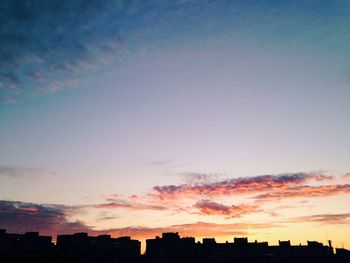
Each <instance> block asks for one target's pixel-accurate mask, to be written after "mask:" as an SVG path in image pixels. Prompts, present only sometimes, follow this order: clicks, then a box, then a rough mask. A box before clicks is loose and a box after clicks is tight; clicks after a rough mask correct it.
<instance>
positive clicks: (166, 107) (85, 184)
mask: <svg viewBox="0 0 350 263" xmlns="http://www.w3.org/2000/svg"><path fill="white" fill-rule="evenodd" d="M0 13H2V14H3V15H2V16H0V25H1V26H0V65H1V67H0V100H1V104H0V181H1V184H0V193H1V194H0V198H1V199H2V200H4V202H5V203H6V202H10V203H9V204H8V205H9V206H10V207H14V208H16V207H17V208H18V209H20V208H21V204H22V203H13V202H24V203H25V202H27V203H25V204H26V205H24V207H25V208H26V207H27V206H30V204H32V206H33V209H38V211H39V210H40V211H43V210H42V208H41V207H40V204H46V205H48V204H49V205H52V204H55V205H57V204H58V205H60V206H59V209H62V210H64V212H65V213H67V218H69V220H70V221H74V220H79V222H84V223H85V224H89V226H92V227H93V228H94V229H95V230H96V229H106V228H108V227H111V225H112V223H106V222H98V220H97V219H96V218H100V217H102V215H101V214H99V213H97V212H96V211H95V210H94V209H95V207H96V204H99V203H101V202H103V201H107V200H108V199H111V197H110V196H114V197H113V198H115V195H118V196H119V195H120V196H123V197H120V198H121V200H122V201H121V200H119V199H118V202H119V203H118V202H117V203H118V204H119V205H120V202H121V203H122V204H123V207H122V208H121V209H126V207H128V208H129V209H130V207H132V208H133V209H135V207H137V208H140V207H141V206H144V207H146V208H147V209H149V208H150V207H151V206H150V205H149V204H145V203H141V204H140V203H137V202H136V201H135V200H134V199H132V200H133V201H130V200H129V199H127V200H126V199H124V198H126V197H125V196H132V195H138V196H141V197H142V196H143V197H144V198H145V200H148V199H149V198H150V196H154V195H155V193H154V187H155V186H161V185H179V186H181V185H182V184H184V183H185V182H187V181H188V180H193V178H197V177H198V175H201V176H199V177H200V184H204V183H208V181H205V182H203V181H201V180H203V179H204V178H206V180H207V179H208V178H210V179H208V180H209V181H210V183H213V182H215V181H218V182H221V181H222V180H224V181H225V180H228V179H229V178H231V179H232V178H255V177H256V176H258V177H257V178H258V179H259V178H260V177H259V176H262V175H271V176H272V178H275V177H274V176H276V178H279V175H281V174H290V173H292V174H294V173H299V172H302V173H307V174H308V173H319V174H322V175H327V176H333V177H334V178H335V179H334V180H335V181H334V182H337V185H343V186H342V187H338V186H337V187H336V189H340V190H339V196H338V195H337V196H336V197H334V196H333V194H330V195H329V199H327V200H328V201H327V202H326V201H325V199H324V198H325V196H323V195H322V196H321V195H320V194H319V192H318V197H319V198H320V199H318V198H316V199H312V196H313V194H310V193H309V192H308V191H309V190H306V189H309V188H308V187H310V186H315V185H314V183H310V185H309V184H308V183H306V185H304V188H305V189H304V188H303V189H304V191H305V196H303V195H302V194H301V196H303V198H305V199H306V200H298V202H299V201H308V202H310V203H312V204H310V205H312V206H313V207H314V208H315V210H314V211H313V213H314V214H307V211H308V210H307V209H306V208H305V210H303V211H299V210H297V212H295V213H294V212H291V213H286V215H290V216H291V215H292V214H293V213H294V214H297V215H299V217H300V218H302V217H303V218H306V217H307V218H308V219H310V220H311V219H312V220H316V219H318V220H319V218H318V217H315V215H320V214H322V215H323V214H330V213H338V214H339V218H342V219H343V218H345V220H349V219H347V218H348V212H349V211H348V209H347V208H346V205H347V204H348V193H349V192H347V191H348V190H346V189H348V188H347V187H348V186H349V185H348V184H347V183H346V182H345V181H344V180H345V179H344V180H343V179H341V178H348V176H347V174H348V172H349V164H348V160H349V159H350V141H349V135H348V134H350V125H349V122H348V120H349V116H350V106H349V99H350V89H349V80H350V77H349V76H350V75H349V68H350V58H349V52H348V47H349V46H350V31H349V28H350V19H349V17H350V16H349V15H350V5H349V2H348V1H283V2H282V1H195V0H194V1H161V0H159V1H141V0H140V1H112V0H111V1H93V0H91V1H50V2H47V1H2V2H1V3H0ZM263 178H265V177H263ZM310 178H311V179H312V178H314V177H313V176H311V177H310ZM259 180H260V179H259ZM259 180H258V181H259ZM259 182H260V181H259ZM325 182H326V180H323V179H322V184H326V183H325ZM318 183H319V181H317V183H316V184H318ZM324 186H325V185H322V187H321V189H322V191H323V190H324V189H326V190H327V189H328V190H329V189H333V188H332V187H333V186H332V187H329V186H327V187H328V188H327V187H324ZM289 187H292V188H293V187H294V188H293V189H295V187H300V185H298V184H297V185H292V186H289ZM152 189H153V190H152ZM185 189H187V188H186V187H185ZM344 189H345V190H344ZM288 190H290V189H289V188H288ZM332 191H335V190H334V189H333V190H332ZM306 193H308V194H309V195H307V194H306ZM322 193H323V192H322ZM337 193H338V192H337ZM179 194H180V195H182V194H185V195H186V194H188V193H187V192H186V191H185V193H182V192H180V193H179ZM276 194H277V193H276ZM278 194H280V193H279V192H278ZM107 196H109V197H107ZM290 196H293V198H294V195H291V194H290V193H288V195H286V202H287V203H288V202H290V203H288V206H293V207H294V208H295V207H297V206H298V205H297V203H296V201H290V200H289V198H290ZM186 198H189V197H186ZM191 198H192V195H191ZM198 198H199V197H198ZM200 198H204V197H200ZM215 198H218V199H215ZM309 198H311V199H312V200H311V201H310V200H309ZM322 198H323V199H322ZM337 198H341V200H342V201H339V199H337ZM113 200H114V199H113ZM293 200H294V199H293ZM243 201H244V202H246V203H247V204H248V206H244V209H243V210H242V211H246V210H247V211H249V213H253V214H254V213H256V215H255V217H252V218H249V216H248V218H247V219H246V220H247V222H251V220H253V221H254V222H255V221H257V220H265V221H266V220H267V221H268V222H275V220H281V219H282V217H277V219H276V218H268V217H266V214H263V215H261V214H259V212H257V209H255V208H254V209H255V210H254V209H253V208H252V207H251V205H250V202H251V201H252V199H244V197H242V196H238V197H237V199H234V198H233V197H232V196H231V195H229V196H227V198H226V199H225V197H222V196H220V197H217V196H216V197H213V196H206V197H205V200H202V199H201V200H199V199H198V200H196V205H195V206H193V208H191V209H202V208H203V207H202V205H203V204H204V205H207V206H208V207H209V206H210V207H211V209H212V210H213V211H214V210H215V209H216V210H215V211H216V212H217V213H218V214H216V216H218V217H215V218H213V217H212V214H210V215H201V216H203V217H199V218H198V216H194V215H193V213H192V212H193V211H192V210H191V211H190V212H188V213H187V214H186V213H185V215H183V214H181V215H182V217H180V216H173V217H170V216H169V214H168V215H167V216H168V217H169V219H167V221H166V222H168V225H178V224H184V223H193V222H194V221H196V220H197V221H198V220H202V221H205V222H207V221H206V220H209V221H210V222H211V223H213V224H214V223H217V224H224V223H225V222H226V223H230V224H232V223H235V222H232V218H230V219H227V218H226V219H225V218H222V217H220V213H223V212H222V211H225V212H224V213H223V215H224V216H227V213H231V212H232V210H233V208H232V207H231V208H230V206H228V205H232V204H235V203H237V202H243ZM11 202H12V203H11ZM114 202H116V201H115V200H114ZM126 202H136V203H132V204H130V203H128V206H126V205H125V204H126ZM148 202H150V201H149V200H148ZM181 202H182V201H181ZM181 202H180V203H181ZM188 202H189V200H187V199H186V202H185V201H184V202H183V207H182V209H184V210H186V209H187V208H188V207H190V205H189V204H188ZM219 202H221V203H222V204H224V205H223V206H222V205H221V206H220V205H219ZM280 202H281V204H280V205H281V206H282V205H284V206H287V205H286V204H284V203H283V202H284V201H280ZM282 203H283V204H282ZM322 203H323V205H322ZM93 204H95V205H93ZM160 204H161V205H165V204H163V203H162V202H160ZM167 204H168V203H167ZM181 204H182V203H181ZM335 204H336V205H335ZM70 206H79V207H76V208H77V209H78V208H79V209H78V210H79V211H81V210H82V209H83V210H84V209H85V208H86V211H85V212H84V213H80V212H79V213H77V212H72V209H70ZM81 206H87V207H85V208H84V207H81ZM6 207H8V206H6ZM68 207H69V209H68ZM91 207H93V208H91ZM103 207H106V206H103ZM191 207H192V206H191ZM247 207H248V209H247ZM17 208H16V209H17ZM39 208H40V209H39ZM51 208H52V207H51ZM55 209H58V208H57V206H55ZM110 209H111V210H108V209H107V210H106V211H103V215H104V217H107V216H109V215H110V214H113V216H115V217H116V218H115V220H113V226H114V227H115V226H119V227H129V226H128V225H127V223H128V222H130V220H131V219H130V218H134V217H132V216H135V215H134V214H131V215H132V216H131V215H130V214H128V213H126V215H125V216H121V213H122V212H125V211H124V210H122V211H119V210H117V211H115V210H114V209H116V207H113V208H110ZM118 209H120V206H119V208H118ZM147 209H146V210H147ZM157 209H159V210H160V211H162V213H163V212H164V211H163V207H161V208H159V207H157ZM177 209H179V208H178V207H177ZM271 209H272V208H271ZM295 209H296V208H295ZM300 209H301V210H302V209H303V208H300ZM212 210H210V211H211V213H212V212H213V211H212ZM11 211H12V210H11ZM50 211H51V210H50ZM142 211H143V210H142ZM205 211H207V210H205ZM239 211H241V210H239ZM129 212H130V211H129ZM138 212H139V211H138ZM138 212H137V213H138ZM219 212H220V213H219ZM16 213H17V212H16ZM62 213H63V212H62ZM130 213H131V212H130ZM132 213H136V212H135V210H132ZM140 213H141V212H140ZM148 213H149V211H148V212H146V213H144V214H142V215H141V216H140V220H136V221H135V222H133V225H143V226H147V227H154V226H153V225H152V224H151V223H150V221H151V220H153V219H150V218H149V216H150V217H152V216H153V215H150V214H148ZM58 214H59V215H61V214H60V213H58ZM116 214H117V215H118V216H119V219H117V218H118V216H116ZM340 214H341V215H340ZM15 215H17V214H15ZM221 215H222V214H221ZM235 215H237V213H236V212H235ZM206 216H208V217H206ZM242 216H243V214H242ZM154 217H155V218H156V216H154ZM142 220H143V221H142ZM157 220H158V219H157ZM157 220H155V219H154V220H153V221H154V222H157ZM159 220H160V219H159ZM215 220H216V221H215ZM227 220H228V221H227ZM244 220H245V219H244V216H243V221H244ZM12 221H13V220H12ZM209 221H208V222H209ZM316 221H317V220H316ZM346 222H348V221H346ZM0 223H1V221H0ZM342 223H343V221H342ZM34 225H35V224H34ZM151 225H152V226H151ZM231 226H232V225H231ZM85 227H86V226H85ZM343 227H344V225H343ZM345 227H348V225H347V224H345ZM86 228H87V227H86ZM21 229H22V228H21ZM301 229H304V228H301ZM298 231H299V232H298ZM298 231H297V232H298V233H300V232H302V231H303V230H298ZM334 231H338V232H339V233H342V232H343V228H336V230H334ZM287 232H288V231H287ZM287 232H285V233H287ZM289 232H292V231H289ZM289 232H288V233H289ZM118 233H119V232H118ZM277 234H278V233H274V234H273V235H274V236H275V235H277ZM339 235H340V234H339ZM258 237H261V236H258ZM316 237H317V236H316ZM339 242H340V241H339Z"/></svg>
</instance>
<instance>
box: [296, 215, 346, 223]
mask: <svg viewBox="0 0 350 263" xmlns="http://www.w3.org/2000/svg"><path fill="white" fill-rule="evenodd" d="M291 222H319V223H323V224H348V225H349V224H350V213H343V214H318V215H309V216H301V217H296V218H294V219H292V220H291Z"/></svg>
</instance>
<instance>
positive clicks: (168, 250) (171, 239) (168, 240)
mask: <svg viewBox="0 0 350 263" xmlns="http://www.w3.org/2000/svg"><path fill="white" fill-rule="evenodd" d="M196 255H197V246H196V243H195V239H194V237H183V238H180V236H179V234H178V233H177V232H176V233H163V234H162V238H160V237H158V236H157V237H156V238H155V239H147V240H146V258H147V260H148V261H150V262H180V260H184V259H187V260H188V261H191V260H195V258H196ZM192 262H193V261H192Z"/></svg>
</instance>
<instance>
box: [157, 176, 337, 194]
mask: <svg viewBox="0 0 350 263" xmlns="http://www.w3.org/2000/svg"><path fill="white" fill-rule="evenodd" d="M332 179H333V177H331V176H326V175H323V174H319V173H294V174H281V175H261V176H255V177H245V178H234V179H229V180H224V181H219V182H212V183H199V184H181V185H165V186H155V187H153V190H154V191H155V192H156V196H158V197H159V198H160V199H173V198H175V199H178V198H181V197H193V196H210V197H213V196H225V195H226V196H228V195H247V194H251V193H257V192H268V191H274V190H276V189H281V188H283V189H284V188H287V187H290V186H299V185H304V184H305V183H306V182H308V181H327V180H332Z"/></svg>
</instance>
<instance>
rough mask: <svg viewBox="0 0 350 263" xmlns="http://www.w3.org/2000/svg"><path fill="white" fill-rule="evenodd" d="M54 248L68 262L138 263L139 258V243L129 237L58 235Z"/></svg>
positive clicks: (77, 234)
mask: <svg viewBox="0 0 350 263" xmlns="http://www.w3.org/2000/svg"><path fill="white" fill-rule="evenodd" d="M56 247H57V250H58V251H59V253H60V254H61V255H65V259H64V260H66V261H69V262H71V261H72V262H73V261H75V262H138V261H139V260H140V256H141V254H140V249H141V242H140V241H138V240H132V239H131V238H130V237H118V238H112V237H111V236H110V235H100V236H97V237H93V236H88V234H87V233H76V234H73V235H59V236H57V244H56Z"/></svg>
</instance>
